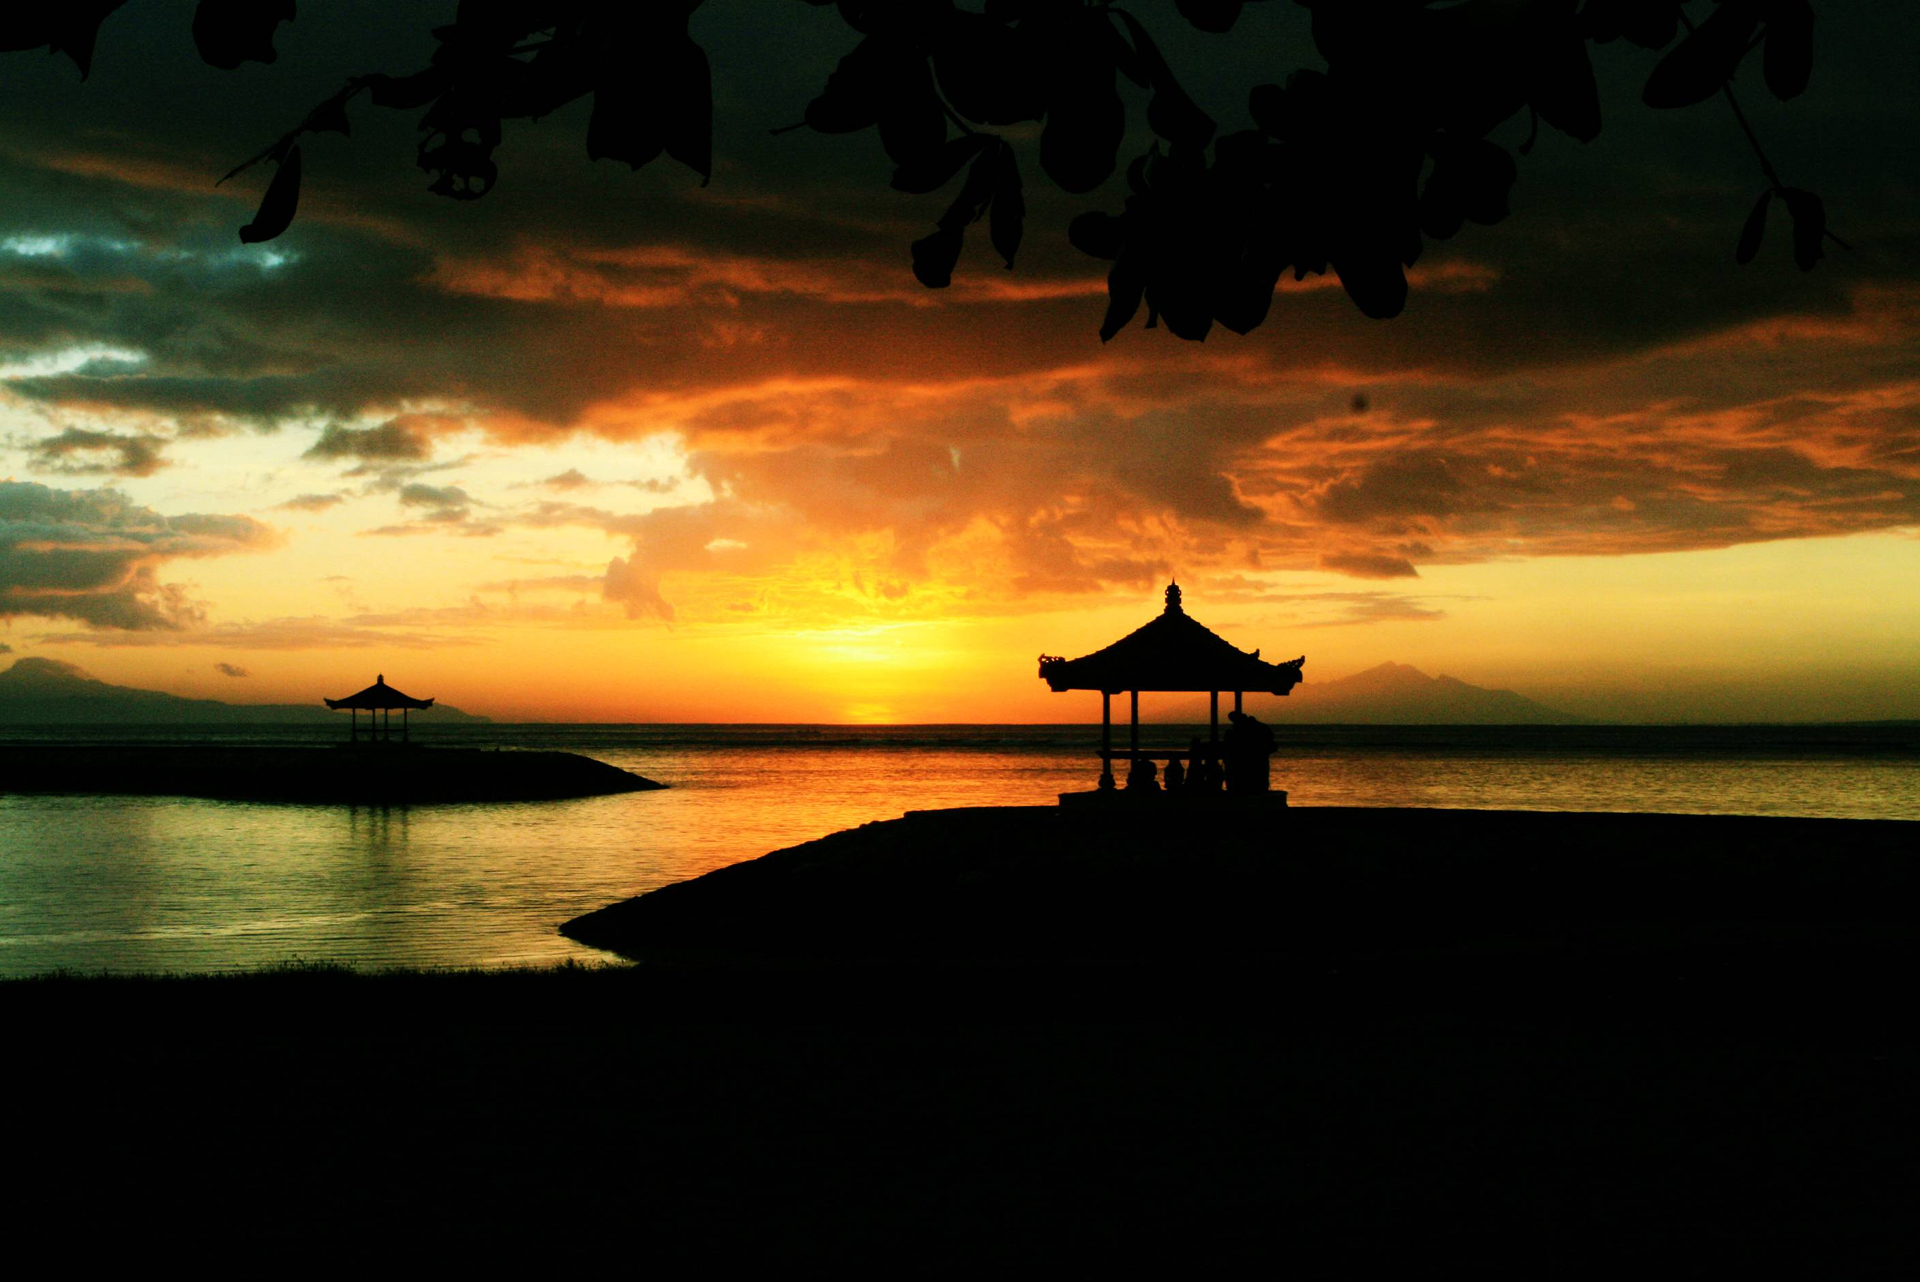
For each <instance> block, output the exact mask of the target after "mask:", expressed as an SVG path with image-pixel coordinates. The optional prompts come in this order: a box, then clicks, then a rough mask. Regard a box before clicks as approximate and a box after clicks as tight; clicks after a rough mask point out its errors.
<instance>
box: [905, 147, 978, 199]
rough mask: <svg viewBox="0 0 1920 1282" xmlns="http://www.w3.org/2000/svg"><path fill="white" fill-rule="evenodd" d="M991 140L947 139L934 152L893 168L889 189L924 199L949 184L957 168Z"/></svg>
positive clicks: (926, 153)
mask: <svg viewBox="0 0 1920 1282" xmlns="http://www.w3.org/2000/svg"><path fill="white" fill-rule="evenodd" d="M992 141H993V135H991V134H978V133H975V134H961V135H960V136H959V137H958V138H949V139H948V140H947V141H946V142H944V143H942V144H941V145H940V147H939V148H938V149H937V150H934V151H928V152H923V153H921V154H920V155H918V156H915V157H914V158H913V159H912V160H911V161H909V162H908V163H906V164H904V165H898V166H895V168H894V171H893V181H892V182H891V184H889V185H890V186H892V188H893V189H894V190H895V191H904V192H911V193H912V194H914V195H916V196H924V195H925V194H927V193H928V192H931V191H938V190H940V188H942V187H944V186H946V185H947V184H948V183H949V182H952V181H953V176H954V175H955V174H957V173H959V172H960V167H961V166H962V165H964V164H966V163H967V162H968V161H969V160H972V159H973V158H974V157H975V156H977V155H979V154H980V152H981V150H982V149H983V148H984V147H985V146H986V145H987V144H988V143H990V142H992Z"/></svg>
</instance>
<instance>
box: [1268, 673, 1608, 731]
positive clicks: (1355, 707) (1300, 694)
mask: <svg viewBox="0 0 1920 1282" xmlns="http://www.w3.org/2000/svg"><path fill="white" fill-rule="evenodd" d="M1309 671H1311V669H1309ZM1282 708H1283V709H1284V711H1282V712H1278V713H1276V715H1275V718H1274V719H1275V720H1276V721H1287V722H1323V723H1330V722H1344V723H1349V724H1358V725H1483V726H1500V725H1505V726H1517V725H1584V724H1587V723H1588V722H1587V719H1586V718H1584V717H1576V716H1573V715H1572V714H1570V713H1565V712H1558V711H1556V710H1554V709H1552V708H1548V707H1545V706H1543V705H1541V704H1538V703H1535V702H1534V701H1533V700H1531V699H1529V698H1527V697H1526V696H1524V695H1518V694H1515V693H1514V692H1513V691H1511V690H1488V689H1485V688H1483V687H1481V686H1475V685H1468V684H1467V683H1466V682H1464V681H1460V680H1456V679H1455V678H1453V677H1445V676H1442V677H1430V676H1428V675H1427V674H1426V673H1424V672H1422V671H1420V669H1418V668H1415V667H1411V666H1409V665H1407V664H1404V663H1382V664H1380V665H1379V666H1378V667H1373V668H1368V669H1367V670H1366V671H1365V672H1356V673H1354V674H1353V675H1352V676H1350V677H1341V678H1339V679H1337V680H1334V681H1314V680H1313V679H1312V677H1308V679H1307V680H1306V681H1304V682H1302V683H1301V684H1300V685H1298V686H1295V687H1294V690H1293V693H1292V694H1290V695H1288V696H1287V701H1286V703H1285V704H1284V705H1282Z"/></svg>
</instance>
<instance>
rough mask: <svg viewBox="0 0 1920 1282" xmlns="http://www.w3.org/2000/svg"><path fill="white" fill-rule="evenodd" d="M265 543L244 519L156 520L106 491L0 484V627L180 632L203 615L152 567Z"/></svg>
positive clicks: (267, 533)
mask: <svg viewBox="0 0 1920 1282" xmlns="http://www.w3.org/2000/svg"><path fill="white" fill-rule="evenodd" d="M273 541H274V535H273V531H272V530H270V529H269V528H268V527H266V526H264V525H261V524H260V523H259V522H257V521H254V520H251V519H249V518H247V517H244V516H214V515H197V514H196V515H187V516H172V517H169V516H162V515H161V514H159V513H158V512H155V511H153V510H151V509H149V508H145V507H141V506H139V505H137V504H135V503H132V502H130V501H129V500H128V499H127V498H126V496H125V495H122V494H120V493H117V492H116V491H113V490H58V489H52V488H49V487H48V486H44V485H33V484H28V483H23V482H18V481H0V617H6V618H11V617H15V616H20V615H39V616H42V617H47V618H66V619H74V620H78V621H79V622H82V623H87V624H90V625H92V626H94V627H101V628H120V629H127V630H135V631H151V630H177V629H181V628H185V627H189V626H192V625H194V624H196V623H198V622H200V621H201V620H202V618H203V617H204V614H203V611H202V610H201V609H200V607H199V606H198V605H197V604H196V603H195V602H193V601H192V600H190V599H189V598H188V597H187V596H186V594H185V592H184V591H183V590H182V589H180V588H179V587H177V586H175V585H171V584H163V583H161V582H160V581H159V578H158V572H159V569H160V567H161V566H162V565H163V564H165V563H166V562H167V561H169V560H175V559H181V558H196V557H212V556H226V555H229V554H231V553H235V552H245V551H252V550H256V549H259V548H264V547H268V546H271V544H272V543H273Z"/></svg>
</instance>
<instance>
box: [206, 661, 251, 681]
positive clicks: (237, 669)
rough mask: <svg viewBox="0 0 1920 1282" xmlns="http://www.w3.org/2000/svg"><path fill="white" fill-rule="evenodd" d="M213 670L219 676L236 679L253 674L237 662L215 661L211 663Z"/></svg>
mask: <svg viewBox="0 0 1920 1282" xmlns="http://www.w3.org/2000/svg"><path fill="white" fill-rule="evenodd" d="M213 670H214V671H215V672H218V673H219V674H220V675H221V676H225V677H233V678H235V679H236V680H238V679H241V678H245V677H249V676H252V675H253V674H252V673H250V672H248V671H247V670H246V669H245V668H243V667H241V666H240V665H239V664H237V663H216V664H214V665H213Z"/></svg>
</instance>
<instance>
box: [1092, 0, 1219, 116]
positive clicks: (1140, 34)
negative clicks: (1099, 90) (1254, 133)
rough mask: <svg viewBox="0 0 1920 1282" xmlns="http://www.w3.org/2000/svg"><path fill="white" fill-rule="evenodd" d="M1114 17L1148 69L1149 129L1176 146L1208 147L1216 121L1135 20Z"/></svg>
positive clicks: (1123, 12) (1124, 15) (1120, 13)
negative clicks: (1150, 90) (1183, 85)
mask: <svg viewBox="0 0 1920 1282" xmlns="http://www.w3.org/2000/svg"><path fill="white" fill-rule="evenodd" d="M1113 13H1114V15H1115V16H1116V17H1118V18H1119V19H1120V21H1121V23H1122V24H1123V25H1124V26H1125V27H1126V29H1127V36H1128V37H1129V39H1131V40H1132V42H1133V47H1134V49H1135V50H1136V51H1137V52H1138V53H1139V55H1140V61H1141V62H1142V64H1144V65H1145V67H1146V71H1147V80H1148V82H1149V83H1150V84H1152V86H1153V97H1151V98H1149V99H1148V100H1147V127H1148V128H1150V129H1152V130H1153V132H1155V133H1156V134H1159V135H1160V136H1161V137H1162V138H1165V139H1166V140H1167V141H1168V142H1170V143H1173V144H1175V145H1176V146H1190V147H1204V146H1206V145H1207V143H1209V142H1210V141H1212V139H1213V131H1214V129H1215V127H1216V126H1215V125H1214V123H1213V117H1212V116H1209V115H1208V114H1207V113H1206V112H1204V111H1202V110H1200V107H1199V106H1198V104H1196V103H1195V102H1194V101H1193V99H1192V98H1189V97H1188V96H1187V91H1186V90H1184V89H1182V88H1181V87H1180V85H1179V82H1178V81H1176V80H1175V79H1174V78H1173V69H1172V68H1171V67H1169V66H1168V65H1167V60H1166V59H1165V58H1163V57H1161V56H1160V49H1159V46H1157V45H1155V44H1154V43H1153V37H1152V36H1150V35H1148V34H1147V29H1146V28H1145V27H1143V26H1141V25H1140V23H1139V21H1138V20H1136V19H1135V18H1134V16H1133V15H1132V14H1130V13H1128V12H1127V11H1126V10H1124V9H1115V10H1113Z"/></svg>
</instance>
